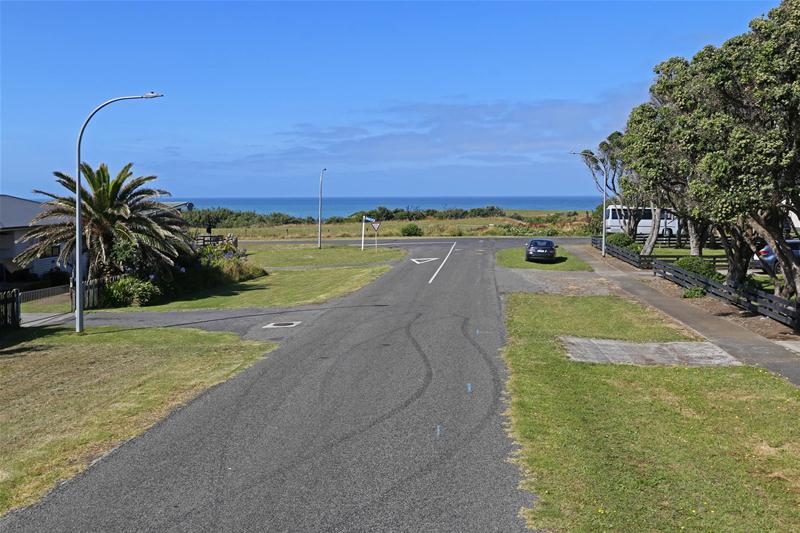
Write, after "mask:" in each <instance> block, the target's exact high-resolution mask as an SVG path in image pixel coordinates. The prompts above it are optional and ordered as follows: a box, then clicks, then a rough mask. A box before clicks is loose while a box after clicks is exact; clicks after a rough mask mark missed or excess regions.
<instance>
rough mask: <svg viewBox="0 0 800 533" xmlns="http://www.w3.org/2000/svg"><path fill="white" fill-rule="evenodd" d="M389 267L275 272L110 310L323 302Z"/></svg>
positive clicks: (374, 278)
mask: <svg viewBox="0 0 800 533" xmlns="http://www.w3.org/2000/svg"><path fill="white" fill-rule="evenodd" d="M389 268H390V267H389V266H375V267H363V268H349V267H348V268H315V269H310V270H280V271H273V272H271V273H270V274H269V275H268V276H263V277H260V278H257V279H254V280H250V281H245V282H242V283H232V284H230V285H222V286H220V287H214V288H213V289H206V290H202V291H198V292H196V293H193V294H188V295H183V296H180V297H178V298H176V299H175V300H173V301H171V302H169V303H166V304H161V305H149V306H146V307H122V308H115V309H108V311H117V312H119V311H192V310H197V309H241V308H246V307H290V306H295V305H303V304H312V303H320V302H324V301H326V300H330V299H331V298H336V297H337V296H342V295H344V294H347V293H350V292H353V291H355V290H358V289H360V288H361V287H363V286H364V285H366V284H367V283H370V282H372V281H374V280H376V279H377V278H378V277H379V276H380V275H381V274H383V273H384V272H386V271H387V270H389Z"/></svg>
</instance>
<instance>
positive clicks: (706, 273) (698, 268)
mask: <svg viewBox="0 0 800 533" xmlns="http://www.w3.org/2000/svg"><path fill="white" fill-rule="evenodd" d="M675 266H676V267H678V268H682V269H683V270H688V271H689V272H694V273H695V274H698V275H700V276H703V277H704V278H708V279H711V280H714V281H718V282H720V283H722V282H723V281H725V276H724V275H722V274H720V273H719V272H717V271H716V269H715V268H714V265H712V264H711V263H710V262H708V261H706V260H705V259H703V258H702V257H697V256H688V257H681V258H680V259H678V260H677V261H675Z"/></svg>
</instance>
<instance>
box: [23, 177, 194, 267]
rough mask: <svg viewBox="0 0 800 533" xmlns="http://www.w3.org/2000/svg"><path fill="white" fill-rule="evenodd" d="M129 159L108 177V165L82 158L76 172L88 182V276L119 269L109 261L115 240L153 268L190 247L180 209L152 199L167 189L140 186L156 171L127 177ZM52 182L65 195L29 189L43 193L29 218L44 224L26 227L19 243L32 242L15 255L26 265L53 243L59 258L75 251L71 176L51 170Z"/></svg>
mask: <svg viewBox="0 0 800 533" xmlns="http://www.w3.org/2000/svg"><path fill="white" fill-rule="evenodd" d="M132 166H133V163H128V164H127V165H125V166H124V167H123V168H122V170H120V172H119V173H118V174H117V176H116V178H114V179H113V180H112V179H111V176H110V174H109V172H108V167H107V166H106V165H105V164H101V165H100V167H99V168H98V169H97V171H94V170H93V169H92V167H91V166H89V165H88V164H86V163H82V164H81V172H82V174H83V176H84V179H85V180H86V183H87V184H88V187H85V188H82V189H81V202H82V204H81V211H82V217H83V219H82V223H81V227H82V228H83V243H84V247H85V249H86V250H87V252H88V256H89V276H88V277H89V279H92V278H96V277H101V276H103V275H106V274H109V273H114V272H119V271H121V270H122V265H120V264H115V261H114V259H113V258H112V253H111V250H112V247H113V246H114V243H117V242H120V241H122V242H127V243H130V244H132V245H133V246H135V247H136V248H137V250H138V252H139V255H140V257H141V258H142V260H143V261H144V262H145V263H146V264H147V265H148V266H149V267H152V268H153V269H154V270H163V269H164V268H165V267H166V266H173V265H174V260H175V259H176V258H177V257H178V256H179V255H180V254H181V253H188V252H190V251H191V246H190V244H189V242H190V240H189V237H188V235H187V233H186V231H185V227H186V223H185V222H184V220H183V218H182V217H181V216H180V214H179V213H178V212H177V211H176V210H174V209H172V208H170V207H169V206H167V205H165V204H163V203H161V202H159V201H158V198H159V197H162V196H169V193H168V192H167V191H163V190H159V189H153V188H148V187H145V185H147V184H148V183H150V182H152V181H154V180H155V179H156V176H139V177H137V178H133V179H131V176H133V172H131V167H132ZM53 174H54V175H55V176H56V181H57V182H58V183H59V184H61V186H63V187H64V188H65V189H67V190H68V191H69V192H70V193H72V194H71V195H67V196H59V195H57V194H52V193H49V192H45V191H39V190H35V191H34V192H35V193H37V194H43V195H45V196H48V197H49V198H50V200H48V201H47V202H44V204H43V205H44V206H45V210H44V211H43V212H42V213H40V214H39V215H37V216H36V217H35V218H34V219H33V220H32V221H31V225H32V226H33V225H34V224H36V223H37V222H42V221H45V222H48V224H45V225H41V226H34V227H32V228H31V229H30V230H29V231H28V232H27V233H26V234H25V236H24V237H22V239H20V241H19V242H27V241H31V242H33V244H32V245H31V246H30V247H29V248H28V249H27V250H25V251H24V252H22V253H21V254H20V255H18V256H17V257H16V259H15V260H16V261H17V262H18V263H19V264H21V265H23V266H24V265H27V264H29V263H30V262H31V261H33V260H34V259H36V258H37V257H41V256H42V255H44V253H45V252H46V251H47V250H50V249H52V247H53V246H61V252H60V254H59V257H58V259H59V261H60V262H62V263H67V262H71V261H70V260H71V259H72V258H74V253H75V179H74V178H72V177H71V176H68V175H66V174H64V173H62V172H54V173H53Z"/></svg>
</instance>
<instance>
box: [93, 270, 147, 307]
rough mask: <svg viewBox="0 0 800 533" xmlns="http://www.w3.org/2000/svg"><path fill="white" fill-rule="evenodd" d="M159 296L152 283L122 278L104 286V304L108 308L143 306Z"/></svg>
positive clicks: (132, 278)
mask: <svg viewBox="0 0 800 533" xmlns="http://www.w3.org/2000/svg"><path fill="white" fill-rule="evenodd" d="M160 295H161V290H160V289H159V288H158V287H157V286H156V285H155V284H154V283H153V282H152V281H149V280H142V279H139V278H135V277H133V276H123V277H121V278H120V279H118V280H116V281H112V282H111V283H109V284H108V285H106V286H105V291H104V303H105V305H106V306H108V307H128V306H130V305H133V306H144V305H148V304H149V303H150V302H152V301H153V299H155V298H157V297H158V296H160Z"/></svg>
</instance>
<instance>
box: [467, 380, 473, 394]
mask: <svg viewBox="0 0 800 533" xmlns="http://www.w3.org/2000/svg"><path fill="white" fill-rule="evenodd" d="M467 394H472V383H467Z"/></svg>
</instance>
